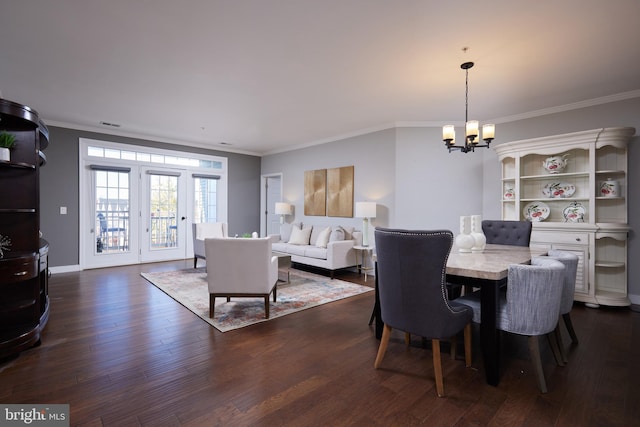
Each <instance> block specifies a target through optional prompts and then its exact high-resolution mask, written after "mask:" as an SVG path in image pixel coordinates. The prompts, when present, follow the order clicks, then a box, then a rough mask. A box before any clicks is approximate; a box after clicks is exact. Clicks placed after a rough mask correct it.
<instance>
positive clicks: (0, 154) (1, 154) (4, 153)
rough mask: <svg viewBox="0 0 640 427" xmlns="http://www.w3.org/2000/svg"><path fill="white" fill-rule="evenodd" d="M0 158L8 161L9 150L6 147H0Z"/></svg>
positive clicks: (9, 158)
mask: <svg viewBox="0 0 640 427" xmlns="http://www.w3.org/2000/svg"><path fill="white" fill-rule="evenodd" d="M0 160H2V161H5V162H8V161H10V160H11V152H10V151H9V149H8V148H4V147H3V148H0Z"/></svg>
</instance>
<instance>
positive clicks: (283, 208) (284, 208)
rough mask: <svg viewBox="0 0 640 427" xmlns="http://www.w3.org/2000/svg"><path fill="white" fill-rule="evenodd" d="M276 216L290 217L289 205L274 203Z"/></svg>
mask: <svg viewBox="0 0 640 427" xmlns="http://www.w3.org/2000/svg"><path fill="white" fill-rule="evenodd" d="M276 215H291V205H290V204H289V203H284V202H276Z"/></svg>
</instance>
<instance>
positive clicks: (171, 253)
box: [140, 167, 187, 262]
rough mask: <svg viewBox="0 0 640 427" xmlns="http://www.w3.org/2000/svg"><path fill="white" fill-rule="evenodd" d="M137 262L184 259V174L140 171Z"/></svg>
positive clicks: (185, 210) (152, 170)
mask: <svg viewBox="0 0 640 427" xmlns="http://www.w3.org/2000/svg"><path fill="white" fill-rule="evenodd" d="M140 177H141V181H142V185H141V196H140V200H141V201H142V208H141V210H140V227H141V230H140V231H141V232H140V261H142V262H156V261H166V260H172V259H184V258H186V247H187V245H186V241H187V240H186V234H187V232H186V231H187V230H186V224H187V207H186V206H187V202H186V201H187V197H186V193H187V192H186V174H185V172H184V171H181V170H177V169H168V168H167V169H165V168H162V169H153V168H148V167H143V168H141V174H140Z"/></svg>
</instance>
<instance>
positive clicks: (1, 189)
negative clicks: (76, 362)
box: [0, 99, 49, 359]
mask: <svg viewBox="0 0 640 427" xmlns="http://www.w3.org/2000/svg"><path fill="white" fill-rule="evenodd" d="M0 131H6V132H9V133H11V134H13V135H15V136H16V146H15V147H14V148H13V149H12V150H11V160H10V161H0V179H1V180H2V185H1V186H0V235H2V236H3V237H5V238H8V239H10V241H11V243H10V244H9V245H7V247H6V248H4V249H3V251H2V255H3V256H2V257H1V258H0V359H4V358H6V357H10V356H13V355H15V354H18V353H20V352H21V351H23V350H26V349H28V348H30V347H33V346H34V345H38V344H39V343H40V336H41V332H42V330H43V328H44V327H45V325H46V323H47V320H48V319H49V295H48V293H49V290H48V259H47V258H48V253H49V244H48V243H47V241H46V240H44V239H41V238H40V176H39V175H40V167H41V166H43V165H44V164H45V163H46V156H45V155H44V153H43V152H42V150H44V149H45V148H46V147H47V146H48V145H49V131H48V129H47V127H46V126H45V125H44V123H43V122H42V121H41V120H40V119H39V117H38V113H37V112H36V111H35V110H33V109H31V108H29V107H27V106H25V105H21V104H18V103H16V102H12V101H9V100H6V99H0Z"/></svg>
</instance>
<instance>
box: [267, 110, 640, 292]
mask: <svg viewBox="0 0 640 427" xmlns="http://www.w3.org/2000/svg"><path fill="white" fill-rule="evenodd" d="M614 126H632V127H635V128H636V129H637V132H636V134H639V133H640V98H636V99H631V100H625V101H618V102H612V103H608V104H603V105H598V106H593V107H587V108H582V109H577V110H572V111H566V112H560V113H555V114H549V115H545V116H541V117H536V118H532V119H526V120H519V121H514V122H510V123H499V124H498V125H497V130H496V136H497V140H496V141H495V142H494V145H498V144H500V143H505V142H509V141H516V140H520V139H527V138H534V137H541V136H548V135H555V134H561V133H569V132H577V131H582V130H588V129H596V128H601V127H614ZM441 139H442V133H441V129H440V128H396V129H389V130H384V131H379V132H374V133H371V134H367V135H362V136H358V137H353V138H348V139H344V140H340V141H335V142H331V143H328V144H323V145H319V146H314V147H310V148H303V149H299V150H294V151H290V152H287V153H281V154H274V155H270V156H265V157H264V158H263V160H262V173H263V174H267V173H283V195H284V199H285V200H287V201H289V202H291V203H293V204H294V205H295V221H306V222H311V223H318V222H322V223H332V224H333V223H347V222H350V223H351V224H353V225H355V226H357V227H358V228H360V227H361V222H360V220H359V219H355V218H353V219H351V220H350V221H349V219H344V218H342V219H336V218H327V217H323V218H320V217H312V218H305V217H304V215H303V212H304V206H303V179H304V171H305V170H313V169H321V168H331V167H339V166H347V165H354V166H355V188H354V192H355V197H354V198H355V201H360V200H372V201H376V202H378V203H379V207H378V217H377V218H376V219H375V220H374V221H373V224H374V225H377V226H383V227H384V226H391V227H400V228H423V229H424V228H446V229H450V230H452V231H454V233H457V232H458V227H459V217H460V215H470V214H482V216H483V217H484V218H500V200H501V196H502V185H501V181H500V178H501V176H500V173H501V172H500V164H499V161H498V157H497V155H496V153H495V151H494V150H492V149H490V150H487V149H480V151H479V152H476V153H468V154H462V153H460V152H454V153H451V154H449V153H448V152H447V150H446V149H445V147H444V144H443V142H442V140H441ZM639 164H640V137H638V136H635V137H634V138H633V139H632V142H631V144H630V146H629V175H628V189H629V191H628V206H629V215H628V217H629V223H630V225H631V227H632V229H633V230H632V231H631V233H629V241H628V258H629V260H630V261H633V260H637V259H640V243H639V239H638V237H637V236H638V233H640V197H639V191H640V190H639V189H640V170H639V169H638V165H639ZM290 221H293V219H290ZM629 293H630V295H631V298H632V302H633V303H635V304H638V303H640V265H638V264H636V263H634V262H629Z"/></svg>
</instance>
